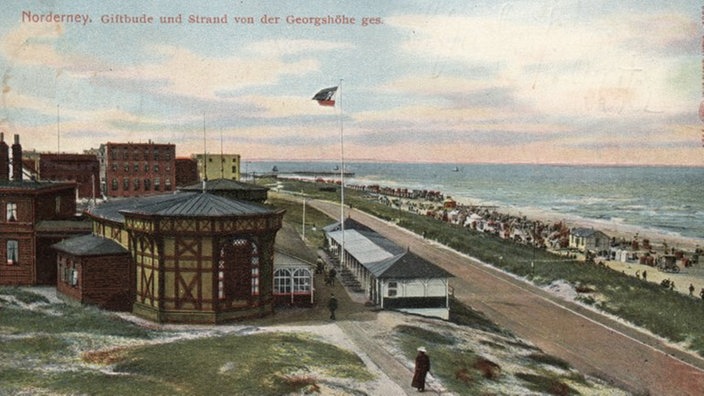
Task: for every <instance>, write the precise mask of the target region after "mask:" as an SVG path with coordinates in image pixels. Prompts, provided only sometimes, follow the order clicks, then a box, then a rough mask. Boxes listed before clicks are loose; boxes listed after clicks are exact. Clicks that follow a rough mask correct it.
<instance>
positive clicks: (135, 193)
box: [98, 141, 176, 198]
mask: <svg viewBox="0 0 704 396" xmlns="http://www.w3.org/2000/svg"><path fill="white" fill-rule="evenodd" d="M98 161H99V162H100V184H101V191H102V193H103V194H104V195H105V196H106V197H111V198H117V197H140V196H147V195H155V194H162V193H165V192H172V191H174V190H175V183H176V146H175V145H173V144H157V143H153V142H151V141H149V142H148V143H107V144H103V145H101V146H100V149H99V150H98Z"/></svg>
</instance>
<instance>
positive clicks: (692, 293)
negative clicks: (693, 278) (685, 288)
mask: <svg viewBox="0 0 704 396" xmlns="http://www.w3.org/2000/svg"><path fill="white" fill-rule="evenodd" d="M689 295H690V296H694V285H693V284H691V283H690V284H689Z"/></svg>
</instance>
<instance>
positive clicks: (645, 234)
mask: <svg viewBox="0 0 704 396" xmlns="http://www.w3.org/2000/svg"><path fill="white" fill-rule="evenodd" d="M452 199H454V200H456V202H457V203H458V204H460V205H463V206H478V205H479V204H477V201H476V200H473V199H472V198H468V197H453V198H452ZM492 206H496V211H497V212H499V213H504V214H507V215H510V216H515V217H523V216H525V217H526V218H527V219H529V220H536V221H543V222H546V223H548V222H549V223H557V222H563V223H565V224H566V225H568V226H569V228H574V227H582V228H592V229H595V230H599V231H602V232H603V233H605V234H606V235H608V236H610V237H614V238H616V239H617V240H625V241H628V242H630V241H632V240H633V238H634V237H637V239H638V240H639V241H642V240H643V239H648V240H650V244H651V246H653V247H654V248H656V250H663V248H664V243H666V244H667V246H668V247H669V248H672V247H674V248H675V249H679V250H685V251H687V252H694V251H695V249H697V248H701V247H703V246H704V239H699V238H694V237H687V236H682V235H676V234H672V233H667V232H664V231H659V230H656V229H652V228H647V227H643V226H637V225H632V224H622V223H615V222H613V221H604V220H597V219H588V218H584V217H579V216H574V215H569V214H567V215H566V214H563V213H557V212H553V211H548V210H544V209H537V208H516V207H511V206H501V205H492Z"/></svg>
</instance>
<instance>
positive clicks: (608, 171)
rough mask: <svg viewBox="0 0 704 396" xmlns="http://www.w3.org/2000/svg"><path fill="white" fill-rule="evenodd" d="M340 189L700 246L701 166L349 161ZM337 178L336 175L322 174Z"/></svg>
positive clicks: (260, 166)
mask: <svg viewBox="0 0 704 396" xmlns="http://www.w3.org/2000/svg"><path fill="white" fill-rule="evenodd" d="M274 167H276V169H277V170H278V172H279V173H282V174H286V175H288V174H291V173H296V172H335V173H336V172H339V171H338V170H337V169H339V163H334V162H280V161H266V162H264V161H262V162H246V163H245V164H243V169H242V170H243V171H244V172H246V173H247V174H251V173H253V172H254V173H255V174H262V173H270V172H272V170H273V169H274ZM345 171H346V172H350V173H353V175H350V176H346V177H345V184H346V185H351V184H356V185H371V184H377V185H379V186H386V187H401V188H409V189H413V190H434V191H441V192H442V193H443V194H444V195H445V196H451V197H452V198H453V199H455V200H457V201H459V202H462V203H468V204H473V205H490V206H497V207H498V209H497V210H499V211H501V210H500V208H507V209H509V210H511V211H512V212H513V213H521V211H522V210H523V211H525V212H526V213H536V212H538V213H540V212H543V213H549V214H551V215H553V216H557V217H560V216H563V217H564V218H565V219H566V220H570V221H572V222H579V220H580V219H582V220H588V221H589V223H590V224H597V225H598V224H603V225H604V226H605V227H608V228H611V229H618V228H620V227H621V228H623V227H625V228H629V229H633V230H643V232H644V235H645V234H647V232H648V231H654V232H657V233H658V234H662V235H671V236H679V237H686V238H696V239H703V240H704V167H663V166H648V167H640V166H582V165H580V166H573V165H526V164H520V165H516V164H457V165H454V164H444V163H443V164H439V163H396V162H394V163H375V162H348V163H345ZM325 178H327V179H334V178H337V179H339V175H335V174H331V175H326V176H325Z"/></svg>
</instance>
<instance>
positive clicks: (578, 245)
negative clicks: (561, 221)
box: [569, 227, 611, 253]
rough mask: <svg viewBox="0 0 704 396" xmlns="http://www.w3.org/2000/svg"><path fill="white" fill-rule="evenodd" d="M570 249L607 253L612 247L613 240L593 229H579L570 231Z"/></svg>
mask: <svg viewBox="0 0 704 396" xmlns="http://www.w3.org/2000/svg"><path fill="white" fill-rule="evenodd" d="M569 247H571V248H574V249H577V250H579V251H582V252H586V251H590V252H592V253H599V252H605V251H608V250H609V249H610V247H611V238H610V237H609V236H608V235H606V234H604V233H603V232H601V231H599V230H595V229H593V228H582V227H577V228H573V229H571V230H570V241H569Z"/></svg>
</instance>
